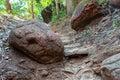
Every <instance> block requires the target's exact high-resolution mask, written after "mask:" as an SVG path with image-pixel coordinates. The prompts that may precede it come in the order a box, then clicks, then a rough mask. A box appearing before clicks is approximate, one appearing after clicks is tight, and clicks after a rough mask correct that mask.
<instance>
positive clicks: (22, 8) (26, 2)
mask: <svg viewBox="0 0 120 80" xmlns="http://www.w3.org/2000/svg"><path fill="white" fill-rule="evenodd" d="M53 1H54V0H34V3H33V4H34V15H35V17H36V18H39V19H42V18H41V15H40V14H41V11H42V10H43V9H44V8H45V7H46V6H48V5H50V4H51V3H52V2H53ZM5 2H6V0H0V13H2V14H5V13H7V12H6V5H5V4H6V3H5ZM58 2H61V3H64V4H65V0H58ZM10 4H11V8H12V10H11V14H12V15H13V16H17V17H20V18H23V19H31V13H32V12H31V0H15V1H14V0H11V1H10ZM55 9H56V7H55V6H54V7H53V17H52V21H53V22H56V21H57V19H59V18H60V17H63V16H65V10H64V9H61V10H60V11H59V16H57V15H56V12H55V11H56V10H55Z"/></svg>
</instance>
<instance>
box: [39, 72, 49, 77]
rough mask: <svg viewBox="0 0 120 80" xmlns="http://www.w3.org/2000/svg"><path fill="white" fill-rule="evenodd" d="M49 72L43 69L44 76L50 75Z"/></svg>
mask: <svg viewBox="0 0 120 80" xmlns="http://www.w3.org/2000/svg"><path fill="white" fill-rule="evenodd" d="M48 74H49V72H48V71H47V70H42V72H41V75H42V77H45V76H48Z"/></svg>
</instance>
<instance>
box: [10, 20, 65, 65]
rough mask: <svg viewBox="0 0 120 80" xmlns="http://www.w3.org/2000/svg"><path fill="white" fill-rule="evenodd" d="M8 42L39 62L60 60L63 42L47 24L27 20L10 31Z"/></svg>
mask: <svg viewBox="0 0 120 80" xmlns="http://www.w3.org/2000/svg"><path fill="white" fill-rule="evenodd" d="M9 43H10V45H12V46H13V47H15V48H17V49H19V50H20V51H22V52H24V53H25V54H26V55H28V56H30V57H31V58H33V59H35V60H36V61H38V62H40V63H53V62H57V61H60V60H62V58H63V50H64V47H63V44H62V41H61V40H60V39H59V37H58V36H57V35H55V34H54V32H53V31H51V30H50V28H49V27H48V25H47V24H45V23H40V22H39V21H37V20H35V21H28V22H25V23H23V24H21V25H19V26H18V28H16V29H14V30H12V31H11V33H10V36H9Z"/></svg>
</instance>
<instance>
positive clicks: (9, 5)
mask: <svg viewBox="0 0 120 80" xmlns="http://www.w3.org/2000/svg"><path fill="white" fill-rule="evenodd" d="M6 11H7V13H10V12H11V4H10V0H6Z"/></svg>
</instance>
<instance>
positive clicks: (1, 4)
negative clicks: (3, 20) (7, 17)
mask: <svg viewBox="0 0 120 80" xmlns="http://www.w3.org/2000/svg"><path fill="white" fill-rule="evenodd" d="M5 9H6V8H5V0H0V12H5Z"/></svg>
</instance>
